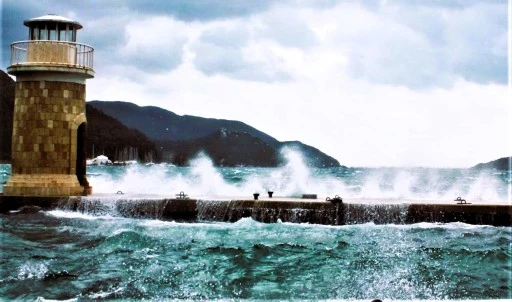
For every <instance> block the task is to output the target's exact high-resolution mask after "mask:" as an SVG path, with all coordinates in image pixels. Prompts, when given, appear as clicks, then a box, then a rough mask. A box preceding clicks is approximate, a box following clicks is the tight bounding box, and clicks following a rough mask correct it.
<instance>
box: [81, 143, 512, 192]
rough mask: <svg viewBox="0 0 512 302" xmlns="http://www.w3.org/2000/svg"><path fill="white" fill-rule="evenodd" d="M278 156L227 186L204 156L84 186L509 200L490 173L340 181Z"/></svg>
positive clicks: (379, 172)
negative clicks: (279, 162) (277, 161)
mask: <svg viewBox="0 0 512 302" xmlns="http://www.w3.org/2000/svg"><path fill="white" fill-rule="evenodd" d="M281 155H282V157H283V158H284V160H285V165H284V166H282V167H279V168H275V169H254V172H253V173H248V172H249V169H251V168H235V169H234V172H233V175H236V176H237V177H242V180H241V181H239V182H236V183H234V182H230V181H229V180H226V179H225V178H224V177H223V175H222V173H221V171H220V169H218V168H216V167H215V166H214V165H213V163H212V161H211V160H210V159H209V158H208V157H207V156H206V155H204V154H200V155H199V156H198V157H196V158H195V159H193V160H192V161H191V162H190V168H188V169H179V168H174V167H166V166H160V165H153V166H150V167H147V166H141V165H132V166H129V167H127V168H126V171H125V172H124V174H122V176H121V177H115V176H113V175H109V174H108V173H101V174H92V175H89V182H90V183H91V185H92V186H93V188H94V192H95V193H107V194H112V193H116V192H117V191H122V192H123V193H127V194H157V195H167V196H169V195H171V196H173V195H174V194H177V193H179V192H181V191H184V192H185V193H186V194H188V195H189V196H195V197H198V196H252V193H255V192H259V193H260V194H262V195H266V192H267V191H268V190H271V191H273V192H274V196H276V197H299V196H301V195H302V194H305V193H310V194H317V195H318V196H319V198H325V197H327V196H331V197H332V196H334V195H340V196H342V197H344V198H369V199H370V198H388V199H421V200H446V201H453V200H454V199H455V198H456V197H458V196H463V198H465V199H466V200H479V201H490V202H496V201H506V200H507V199H508V197H507V194H506V191H507V188H506V186H507V184H505V183H503V181H502V180H500V174H493V172H491V171H481V172H479V173H477V172H470V171H469V172H468V171H462V172H460V171H459V172H460V175H455V176H453V175H448V174H449V173H450V172H446V171H445V170H441V169H412V168H411V169H392V168H381V169H358V170H351V171H350V172H349V173H351V175H348V176H347V177H343V178H341V177H337V176H335V175H332V174H329V173H322V172H321V171H320V170H314V169H312V168H310V167H308V166H307V165H306V163H305V161H304V159H303V157H302V155H301V154H300V153H299V152H297V151H296V150H292V149H283V150H282V152H281ZM244 169H245V170H244ZM242 171H243V172H242ZM319 171H320V172H319ZM244 175H245V176H244ZM508 186H510V184H508ZM501 191H503V192H501Z"/></svg>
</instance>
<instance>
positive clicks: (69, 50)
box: [11, 40, 94, 70]
mask: <svg viewBox="0 0 512 302" xmlns="http://www.w3.org/2000/svg"><path fill="white" fill-rule="evenodd" d="M93 52H94V49H93V48H92V47H91V46H89V45H86V44H80V43H74V42H66V41H48V40H34V41H20V42H14V43H12V44H11V66H15V65H57V66H67V67H76V68H86V69H91V70H92V69H93Z"/></svg>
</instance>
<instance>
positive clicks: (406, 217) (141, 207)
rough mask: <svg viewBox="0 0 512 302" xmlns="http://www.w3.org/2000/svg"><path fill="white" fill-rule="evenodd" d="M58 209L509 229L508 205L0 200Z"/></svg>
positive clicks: (19, 207)
mask: <svg viewBox="0 0 512 302" xmlns="http://www.w3.org/2000/svg"><path fill="white" fill-rule="evenodd" d="M39 208H41V209H43V210H53V209H62V210H68V211H75V212H81V213H85V214H90V215H112V216H120V217H131V218H152V219H161V220H168V221H178V222H207V221H223V222H235V221H238V220H240V219H241V218H244V217H251V218H252V219H254V220H256V221H260V222H265V223H274V222H277V221H282V222H292V223H311V224H324V225H346V224H361V223H368V222H373V223H375V224H411V223H418V222H441V223H448V222H464V223H469V224H475V225H493V226H511V225H512V205H511V204H509V203H495V204H492V203H471V204H457V203H456V202H455V201H454V202H452V203H450V202H427V201H407V200H385V201H384V200H365V199H357V200H356V199H354V200H346V201H345V200H344V202H343V203H331V202H326V201H321V200H308V199H298V198H272V199H265V200H249V199H240V198H222V199H218V198H215V199H213V198H200V199H199V198H197V199H194V198H191V199H179V198H166V197H165V196H151V197H148V196H125V195H108V196H107V195H106V196H94V195H93V196H87V197H31V196H20V197H18V196H3V195H0V213H4V214H16V213H19V211H21V212H27V211H28V212H30V211H37V210H38V209H39Z"/></svg>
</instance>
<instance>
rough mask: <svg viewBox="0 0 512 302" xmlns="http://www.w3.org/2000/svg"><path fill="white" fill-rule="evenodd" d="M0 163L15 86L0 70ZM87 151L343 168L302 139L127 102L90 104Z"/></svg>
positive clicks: (116, 156) (183, 161) (121, 156)
mask: <svg viewBox="0 0 512 302" xmlns="http://www.w3.org/2000/svg"><path fill="white" fill-rule="evenodd" d="M0 91H1V95H0V124H1V125H2V127H1V128H0V160H1V161H2V162H10V160H11V140H12V121H13V111H14V94H15V93H14V91H15V82H14V81H13V80H12V78H11V77H9V76H8V75H7V74H6V73H5V72H3V71H1V70H0ZM86 115H87V145H86V148H87V153H88V157H90V158H92V157H94V156H97V155H100V154H102V155H106V156H107V157H109V158H110V159H112V160H113V161H126V160H137V161H140V162H161V161H165V162H169V163H172V164H175V165H179V166H183V165H187V164H188V162H189V161H190V159H191V158H193V157H195V156H197V155H198V154H199V153H201V152H203V153H205V154H206V155H208V156H209V157H210V158H211V159H212V161H213V163H214V164H215V165H217V166H225V167H229V166H258V167H275V166H278V165H281V164H283V159H282V158H281V156H280V150H281V149H282V148H283V147H289V148H293V149H295V150H297V151H299V152H301V153H302V154H303V155H304V159H305V161H306V163H307V164H308V165H309V166H313V167H340V166H341V165H340V163H339V162H338V161H337V160H336V159H334V158H333V157H331V156H328V155H326V154H325V153H323V152H321V151H320V150H318V149H316V148H314V147H312V146H308V145H306V144H303V143H301V142H299V141H289V142H280V141H278V140H276V139H275V138H273V137H272V136H270V135H268V134H266V133H264V132H261V131H259V130H257V129H255V128H253V127H251V126H249V125H247V124H245V123H243V122H240V121H232V120H222V119H210V118H202V117H197V116H189V115H185V116H180V115H177V114H175V113H173V112H171V111H168V110H165V109H162V108H159V107H154V106H148V107H139V106H137V105H135V104H132V103H128V102H103V101H92V102H87V104H86Z"/></svg>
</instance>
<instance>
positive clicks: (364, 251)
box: [0, 158, 512, 301]
mask: <svg viewBox="0 0 512 302" xmlns="http://www.w3.org/2000/svg"><path fill="white" fill-rule="evenodd" d="M9 173H10V167H9V166H7V165H0V177H1V179H0V182H3V181H5V179H6V178H7V177H8V175H9ZM88 174H89V176H88V178H89V181H90V183H91V184H92V186H93V189H94V192H96V193H113V192H116V191H118V190H122V191H123V192H125V193H127V194H130V193H142V194H165V195H171V194H172V195H174V194H175V193H178V192H180V191H185V192H186V193H187V194H190V195H193V196H194V195H197V196H211V195H216V196H217V195H226V196H228V195H236V196H252V193H254V192H255V191H259V192H260V193H265V192H266V190H268V189H272V190H273V191H275V192H276V193H275V194H276V195H277V196H296V195H299V194H302V193H316V194H319V195H320V196H333V195H334V194H338V195H341V196H343V197H368V198H395V199H410V198H412V199H426V200H432V199H435V200H453V199H454V198H455V197H457V196H463V197H465V198H466V199H468V200H476V199H478V200H483V201H489V202H493V201H508V200H509V195H508V194H509V192H510V184H511V176H510V173H508V172H497V171H473V170H467V169H392V168H382V169H377V168H373V169H368V168H367V169H363V168H350V169H341V168H340V169H309V168H307V167H305V166H304V165H303V164H301V163H300V160H296V159H293V158H290V161H289V164H288V165H286V166H284V167H281V168H274V169H261V168H244V167H238V168H215V167H213V166H212V165H211V163H210V162H209V160H208V159H206V158H199V159H197V160H196V161H195V162H193V164H192V167H190V168H176V167H169V166H158V165H154V166H144V165H136V166H129V167H128V166H127V167H90V168H88ZM102 215H103V216H95V215H94V214H93V213H73V212H67V211H65V210H64V209H58V210H55V211H49V212H39V213H32V214H14V213H11V214H3V215H0V228H1V230H0V234H1V235H0V236H1V237H0V241H1V244H0V256H1V257H0V267H1V270H0V300H2V299H3V300H13V299H14V300H16V299H17V300H20V301H34V300H36V299H38V297H39V300H45V299H46V300H52V299H53V300H68V299H72V300H82V301H88V300H91V299H92V300H94V299H107V300H108V299H119V300H133V301H138V300H143V299H145V300H154V301H159V300H182V299H186V300H203V301H204V300H326V299H334V300H353V299H356V300H363V301H367V300H368V301H369V300H371V299H374V298H380V299H384V300H409V299H415V300H417V299H428V300H446V299H449V300H458V299H462V300H467V299H510V298H512V294H511V292H512V284H511V280H512V276H511V272H512V265H511V261H512V245H511V242H512V227H491V226H472V225H467V224H461V223H450V224H432V223H420V224H413V225H374V224H373V223H370V224H363V225H350V226H320V225H309V224H291V223H274V224H262V223H259V222H256V221H253V220H252V219H250V218H244V219H242V220H240V221H238V222H236V223H231V224H230V223H206V222H205V223H176V222H164V221H159V220H147V219H127V218H121V217H117V216H116V213H106V214H105V213H103V214H102Z"/></svg>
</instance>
